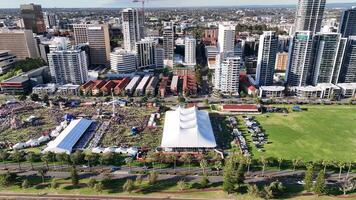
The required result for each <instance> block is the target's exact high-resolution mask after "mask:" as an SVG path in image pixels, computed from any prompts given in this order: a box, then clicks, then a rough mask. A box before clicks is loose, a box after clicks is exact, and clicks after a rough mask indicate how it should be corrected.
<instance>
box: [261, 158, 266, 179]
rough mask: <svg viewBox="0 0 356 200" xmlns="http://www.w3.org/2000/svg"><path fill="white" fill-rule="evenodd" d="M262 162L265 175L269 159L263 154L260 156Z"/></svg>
mask: <svg viewBox="0 0 356 200" xmlns="http://www.w3.org/2000/svg"><path fill="white" fill-rule="evenodd" d="M260 162H261V164H262V176H263V175H264V173H265V169H266V166H267V164H268V160H267V159H266V158H265V157H263V156H261V157H260Z"/></svg>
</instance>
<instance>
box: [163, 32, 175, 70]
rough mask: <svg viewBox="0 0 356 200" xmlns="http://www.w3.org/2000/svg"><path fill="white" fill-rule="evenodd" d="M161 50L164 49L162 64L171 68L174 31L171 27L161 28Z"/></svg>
mask: <svg viewBox="0 0 356 200" xmlns="http://www.w3.org/2000/svg"><path fill="white" fill-rule="evenodd" d="M163 49H164V64H165V65H166V66H169V67H173V64H174V63H173V59H174V30H173V26H165V27H164V28H163Z"/></svg>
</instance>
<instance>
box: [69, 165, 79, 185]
mask: <svg viewBox="0 0 356 200" xmlns="http://www.w3.org/2000/svg"><path fill="white" fill-rule="evenodd" d="M70 178H71V180H72V185H74V186H78V184H79V175H78V172H77V169H76V168H75V167H74V166H73V168H72V170H71V171H70Z"/></svg>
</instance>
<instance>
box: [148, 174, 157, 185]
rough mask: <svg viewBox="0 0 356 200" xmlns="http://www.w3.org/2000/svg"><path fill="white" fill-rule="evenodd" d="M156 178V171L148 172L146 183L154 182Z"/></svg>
mask: <svg viewBox="0 0 356 200" xmlns="http://www.w3.org/2000/svg"><path fill="white" fill-rule="evenodd" d="M157 179H158V174H157V173H156V172H150V174H149V175H148V183H149V184H155V183H156V182H157Z"/></svg>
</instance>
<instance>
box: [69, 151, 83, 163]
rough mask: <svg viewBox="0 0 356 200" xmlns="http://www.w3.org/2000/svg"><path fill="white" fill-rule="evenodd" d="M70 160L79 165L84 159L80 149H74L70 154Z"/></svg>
mask: <svg viewBox="0 0 356 200" xmlns="http://www.w3.org/2000/svg"><path fill="white" fill-rule="evenodd" d="M70 160H71V162H72V163H73V165H79V164H80V163H82V162H83V160H84V155H83V154H82V152H80V151H76V152H74V153H72V154H70Z"/></svg>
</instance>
